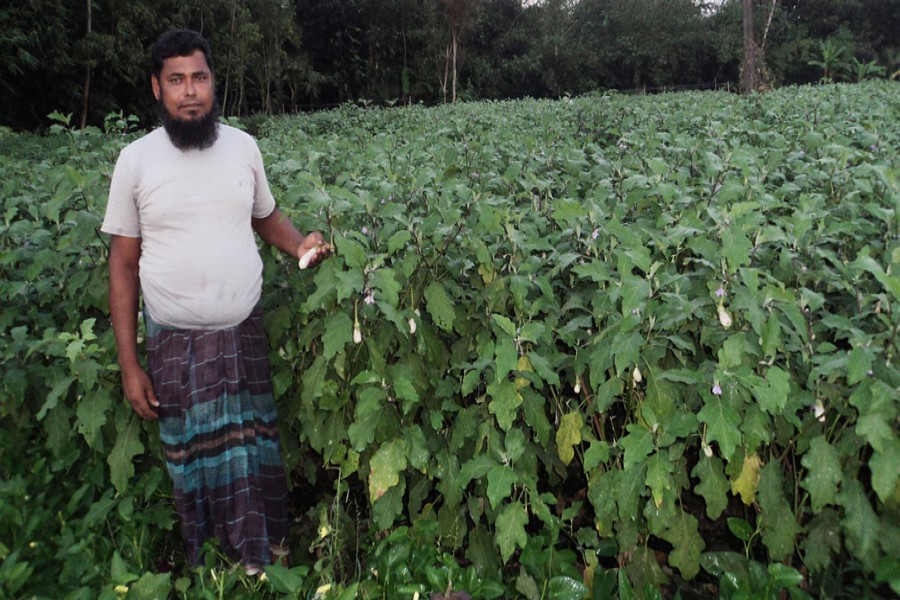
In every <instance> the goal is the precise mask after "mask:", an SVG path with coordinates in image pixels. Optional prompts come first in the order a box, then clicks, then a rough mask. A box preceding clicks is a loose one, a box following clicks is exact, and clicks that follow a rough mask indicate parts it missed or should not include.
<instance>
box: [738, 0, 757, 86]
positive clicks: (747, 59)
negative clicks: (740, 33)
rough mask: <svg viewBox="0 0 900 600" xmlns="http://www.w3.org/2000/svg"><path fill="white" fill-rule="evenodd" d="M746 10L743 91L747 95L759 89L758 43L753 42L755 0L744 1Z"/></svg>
mask: <svg viewBox="0 0 900 600" xmlns="http://www.w3.org/2000/svg"><path fill="white" fill-rule="evenodd" d="M742 2H743V8H744V70H743V72H742V73H741V91H743V93H745V94H749V93H750V92H754V91H756V90H757V89H758V88H759V81H758V77H757V70H756V43H755V42H754V41H753V0H742Z"/></svg>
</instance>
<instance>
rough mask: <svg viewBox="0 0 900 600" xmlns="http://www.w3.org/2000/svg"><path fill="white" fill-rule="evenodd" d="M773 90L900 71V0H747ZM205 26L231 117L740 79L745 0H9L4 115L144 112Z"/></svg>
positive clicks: (26, 125)
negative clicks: (186, 32)
mask: <svg viewBox="0 0 900 600" xmlns="http://www.w3.org/2000/svg"><path fill="white" fill-rule="evenodd" d="M753 2H754V4H755V6H756V8H757V10H755V11H754V15H755V16H754V30H755V34H756V40H757V42H756V43H757V45H758V46H760V48H761V50H762V52H761V53H760V59H759V62H760V64H759V65H758V66H757V68H758V69H759V70H760V74H761V76H762V77H763V78H764V80H765V81H766V83H767V84H768V85H770V86H777V85H783V84H791V83H808V82H814V81H817V80H819V79H821V78H823V77H824V78H828V79H831V80H847V81H854V80H857V79H861V78H864V77H867V76H872V75H887V76H890V75H891V74H893V73H895V72H896V71H897V69H898V68H900V35H898V31H897V23H900V0H753ZM172 27H189V28H193V29H196V30H198V31H200V32H201V33H203V34H204V35H205V36H206V37H207V38H208V39H209V40H210V43H211V45H212V47H213V52H214V54H215V58H216V82H217V87H218V96H219V98H220V100H221V102H222V104H223V108H224V112H225V114H226V115H241V116H246V115H250V114H255V113H263V114H273V113H283V112H295V111H306V110H314V109H318V108H325V107H330V106H335V105H339V104H341V103H345V102H368V103H376V104H390V103H418V102H423V103H426V104H432V103H438V102H445V101H453V100H455V99H458V98H459V99H497V98H518V97H525V96H531V97H558V96H561V95H564V94H582V93H586V92H590V91H594V90H603V89H619V90H633V89H657V88H661V87H665V88H677V87H712V86H714V85H722V84H730V85H732V86H734V87H737V85H738V82H739V80H740V76H741V64H742V62H741V58H742V39H743V38H742V21H741V0H725V2H723V3H718V2H706V1H698V0H543V1H534V0H532V1H523V0H277V1H273V0H208V1H206V2H203V3H197V2H189V1H188V0H129V1H125V0H84V1H82V2H64V1H63V0H10V1H8V2H7V3H5V7H3V8H0V124H3V125H7V126H10V127H13V128H15V129H39V128H43V127H46V124H47V115H48V114H49V113H51V112H53V111H59V112H61V113H63V114H71V115H73V119H72V121H73V123H78V122H79V121H81V122H83V123H87V124H95V125H99V124H102V123H103V120H104V118H105V117H106V116H107V115H109V114H111V113H113V112H119V111H121V112H122V113H124V114H128V115H130V114H135V115H138V116H139V117H140V118H141V119H142V120H143V121H144V122H145V123H146V122H149V121H150V120H151V119H152V116H153V110H152V109H153V106H152V102H153V100H152V95H151V94H150V92H149V83H148V82H149V75H148V69H149V67H148V63H149V60H148V53H149V48H150V46H151V45H152V44H153V42H154V40H155V39H156V37H157V36H158V35H159V34H160V33H162V32H163V31H165V30H167V29H169V28H172Z"/></svg>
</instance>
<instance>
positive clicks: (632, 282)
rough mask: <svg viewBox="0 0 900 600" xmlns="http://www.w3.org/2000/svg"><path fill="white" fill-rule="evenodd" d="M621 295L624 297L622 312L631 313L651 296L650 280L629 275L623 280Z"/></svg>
mask: <svg viewBox="0 0 900 600" xmlns="http://www.w3.org/2000/svg"><path fill="white" fill-rule="evenodd" d="M619 295H620V297H621V298H622V314H624V315H630V314H631V312H632V311H633V310H636V309H639V308H640V307H641V305H642V304H643V303H644V301H646V300H647V298H648V297H649V296H650V282H649V281H647V280H646V279H638V278H637V277H627V278H625V279H624V280H623V281H622V289H621V291H620V292H619Z"/></svg>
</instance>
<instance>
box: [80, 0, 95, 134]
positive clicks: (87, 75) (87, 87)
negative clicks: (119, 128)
mask: <svg viewBox="0 0 900 600" xmlns="http://www.w3.org/2000/svg"><path fill="white" fill-rule="evenodd" d="M91 1H92V0H85V4H86V5H87V35H86V36H85V37H88V38H89V37H90V36H91ZM90 98H91V63H90V60H88V64H87V65H86V66H85V67H84V88H83V89H82V91H81V128H82V129H84V128H85V127H87V118H88V107H89V106H90Z"/></svg>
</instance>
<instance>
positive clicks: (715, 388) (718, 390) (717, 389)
mask: <svg viewBox="0 0 900 600" xmlns="http://www.w3.org/2000/svg"><path fill="white" fill-rule="evenodd" d="M712 393H713V396H721V395H722V388H721V387H720V386H719V384H718V383H717V384H715V385H713V388H712Z"/></svg>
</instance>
